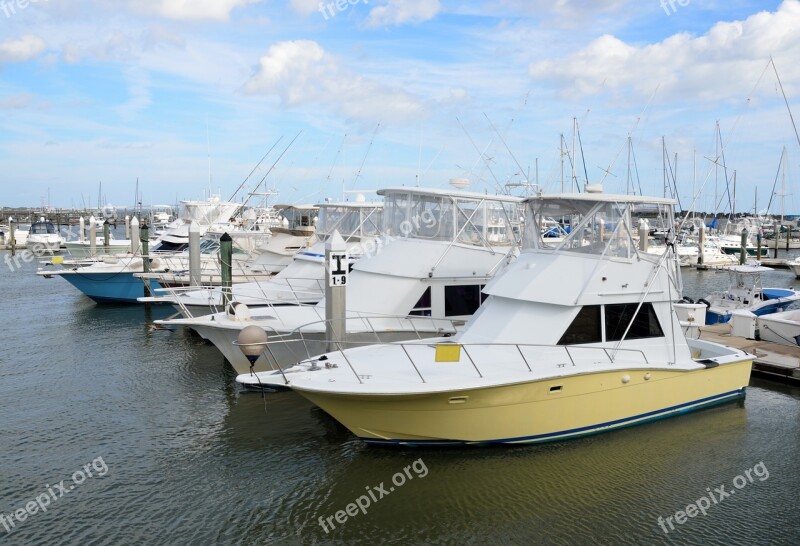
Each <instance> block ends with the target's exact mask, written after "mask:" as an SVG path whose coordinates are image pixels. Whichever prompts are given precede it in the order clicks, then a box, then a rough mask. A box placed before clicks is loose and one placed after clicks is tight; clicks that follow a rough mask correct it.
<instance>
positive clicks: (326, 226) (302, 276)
mask: <svg viewBox="0 0 800 546" xmlns="http://www.w3.org/2000/svg"><path fill="white" fill-rule="evenodd" d="M315 209H317V210H318V221H317V228H316V232H315V235H314V237H313V238H312V239H313V243H312V242H311V241H309V245H310V246H304V247H303V248H302V249H301V250H300V251H299V252H297V253H296V254H295V255H294V260H293V261H292V263H290V264H289V265H288V266H287V267H286V268H285V269H283V270H282V271H280V272H279V273H278V274H277V275H275V276H274V277H272V278H270V279H268V280H262V281H253V282H245V283H239V284H234V285H233V288H232V296H231V298H232V301H234V302H236V303H237V304H238V303H243V304H246V305H247V306H248V307H250V308H251V309H254V308H256V307H266V306H270V305H298V304H312V305H313V304H316V303H317V302H319V301H320V300H321V299H322V298H323V297H324V296H325V286H324V277H325V242H326V241H327V240H328V239H329V238H330V237H331V236H332V235H333V233H334V232H335V231H338V232H339V233H340V234H341V236H342V237H343V239H344V242H345V243H346V244H347V245H348V253H347V254H348V259H349V260H350V262H351V263H354V262H355V261H356V260H358V259H359V258H360V257H361V255H362V254H363V250H364V248H365V247H366V248H370V247H371V248H375V244H376V243H375V238H376V237H378V236H379V235H380V230H381V222H382V215H383V203H369V202H344V203H322V204H320V205H317V206H316V207H315ZM276 236H277V235H276ZM159 292H164V294H163V295H159V296H155V297H150V298H139V301H140V302H154V303H170V304H172V305H173V306H174V307H175V308H176V309H177V310H178V311H179V312H180V313H181V314H182V315H183V316H185V317H193V316H201V315H205V314H208V313H216V312H218V311H220V310H224V305H223V303H222V289H221V288H219V287H205V288H201V287H197V286H193V287H189V288H185V289H184V288H170V289H163V290H162V289H160V290H159Z"/></svg>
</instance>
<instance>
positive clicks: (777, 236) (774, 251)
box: [772, 226, 781, 260]
mask: <svg viewBox="0 0 800 546" xmlns="http://www.w3.org/2000/svg"><path fill="white" fill-rule="evenodd" d="M780 238H781V226H778V233H776V234H775V246H774V247H772V257H773V258H774V259H776V260H777V259H778V243H779V240H780Z"/></svg>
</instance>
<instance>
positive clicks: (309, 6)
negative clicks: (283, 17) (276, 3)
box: [290, 0, 321, 15]
mask: <svg viewBox="0 0 800 546" xmlns="http://www.w3.org/2000/svg"><path fill="white" fill-rule="evenodd" d="M320 1H321V0H291V2H290V4H291V6H292V9H294V10H295V11H296V12H297V13H299V14H301V15H310V14H311V13H314V12H315V11H317V10H319V4H320Z"/></svg>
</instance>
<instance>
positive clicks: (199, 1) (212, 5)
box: [130, 0, 261, 21]
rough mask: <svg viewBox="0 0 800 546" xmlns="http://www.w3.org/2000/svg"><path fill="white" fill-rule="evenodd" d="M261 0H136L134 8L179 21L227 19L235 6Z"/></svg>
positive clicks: (133, 4)
mask: <svg viewBox="0 0 800 546" xmlns="http://www.w3.org/2000/svg"><path fill="white" fill-rule="evenodd" d="M258 2H261V0H144V1H143V0H136V1H131V2H130V5H131V7H132V8H133V9H136V10H138V11H144V12H146V13H153V14H156V15H159V16H161V17H164V18H167V19H176V20H179V21H227V20H228V19H229V18H230V15H231V11H233V10H234V8H238V7H241V6H246V5H248V4H255V3H258Z"/></svg>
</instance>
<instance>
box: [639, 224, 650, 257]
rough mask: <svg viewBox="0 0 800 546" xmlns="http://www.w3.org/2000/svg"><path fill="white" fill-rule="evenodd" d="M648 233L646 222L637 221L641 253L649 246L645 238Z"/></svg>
mask: <svg viewBox="0 0 800 546" xmlns="http://www.w3.org/2000/svg"><path fill="white" fill-rule="evenodd" d="M649 233H650V230H649V229H648V227H647V220H645V219H644V218H642V219H640V220H639V250H641V251H642V252H647V249H648V248H649V246H650V244H649V241H648V240H647V236H648V234H649Z"/></svg>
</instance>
